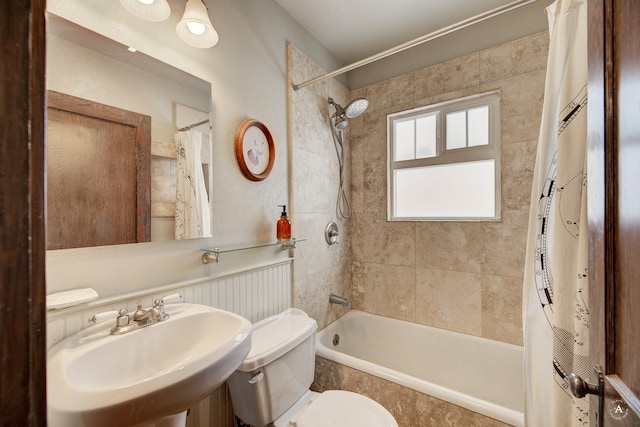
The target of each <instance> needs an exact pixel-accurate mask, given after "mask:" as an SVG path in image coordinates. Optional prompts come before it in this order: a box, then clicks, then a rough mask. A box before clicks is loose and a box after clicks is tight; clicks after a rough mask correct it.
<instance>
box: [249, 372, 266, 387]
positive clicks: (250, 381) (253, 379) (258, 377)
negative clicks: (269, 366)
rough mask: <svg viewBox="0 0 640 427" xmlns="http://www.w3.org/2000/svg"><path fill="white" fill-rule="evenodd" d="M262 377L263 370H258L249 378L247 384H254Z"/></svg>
mask: <svg viewBox="0 0 640 427" xmlns="http://www.w3.org/2000/svg"><path fill="white" fill-rule="evenodd" d="M263 378H264V372H262V371H259V372H258V373H257V374H255V375H254V376H253V377H251V379H250V380H249V384H255V383H257V382H258V381H260V380H261V379H263Z"/></svg>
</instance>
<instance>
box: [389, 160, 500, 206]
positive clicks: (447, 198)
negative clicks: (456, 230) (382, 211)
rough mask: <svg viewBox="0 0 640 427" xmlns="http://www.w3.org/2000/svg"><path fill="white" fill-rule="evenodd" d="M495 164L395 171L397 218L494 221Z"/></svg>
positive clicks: (452, 165) (466, 164)
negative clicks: (489, 219)
mask: <svg viewBox="0 0 640 427" xmlns="http://www.w3.org/2000/svg"><path fill="white" fill-rule="evenodd" d="M494 169H495V164H494V160H493V159H491V160H481V161H475V162H465V163H453V164H448V165H437V166H425V167H418V168H407V169H396V170H395V171H394V184H395V185H394V197H395V202H396V203H395V211H394V213H395V217H396V218H417V217H430V218H493V217H495V182H494V179H495V178H494V177H495V171H494Z"/></svg>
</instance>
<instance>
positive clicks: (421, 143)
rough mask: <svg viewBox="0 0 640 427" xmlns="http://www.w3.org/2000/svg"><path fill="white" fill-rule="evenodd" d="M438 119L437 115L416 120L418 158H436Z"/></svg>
mask: <svg viewBox="0 0 640 427" xmlns="http://www.w3.org/2000/svg"><path fill="white" fill-rule="evenodd" d="M436 118H437V116H436V115H435V114H432V115H430V116H426V117H420V118H419V119H417V120H416V158H417V159H421V158H425V157H435V156H436Z"/></svg>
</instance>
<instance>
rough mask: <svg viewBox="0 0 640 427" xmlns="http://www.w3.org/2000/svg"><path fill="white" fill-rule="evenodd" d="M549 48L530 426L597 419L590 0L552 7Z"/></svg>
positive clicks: (531, 274) (536, 195)
mask: <svg viewBox="0 0 640 427" xmlns="http://www.w3.org/2000/svg"><path fill="white" fill-rule="evenodd" d="M547 16H548V19H549V37H550V42H549V57H548V63H547V75H546V83H545V95H544V104H543V111H542V122H541V126H540V136H539V140H538V153H537V159H536V166H535V171H534V178H533V187H532V192H531V210H530V217H529V234H528V240H527V255H526V265H525V276H524V294H523V324H524V346H525V366H524V368H525V425H526V426H527V427H551V426H562V427H575V426H587V425H588V423H589V417H588V411H589V406H588V399H577V398H575V397H573V395H572V394H571V392H570V391H569V387H568V383H567V377H568V375H569V374H570V373H572V372H575V373H576V374H579V375H580V376H582V377H583V378H588V377H589V373H590V364H589V309H588V290H589V289H588V277H587V255H588V254H587V250H588V247H587V240H588V233H587V225H588V224H587V191H586V190H587V189H586V185H587V171H586V147H587V0H557V1H556V2H554V3H553V4H551V5H550V6H549V7H547Z"/></svg>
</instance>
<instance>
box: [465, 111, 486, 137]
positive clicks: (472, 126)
mask: <svg viewBox="0 0 640 427" xmlns="http://www.w3.org/2000/svg"><path fill="white" fill-rule="evenodd" d="M467 114H468V118H469V147H477V146H479V145H488V144H489V106H488V105H483V106H482V107H478V108H472V109H470V110H468V111H467Z"/></svg>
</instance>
